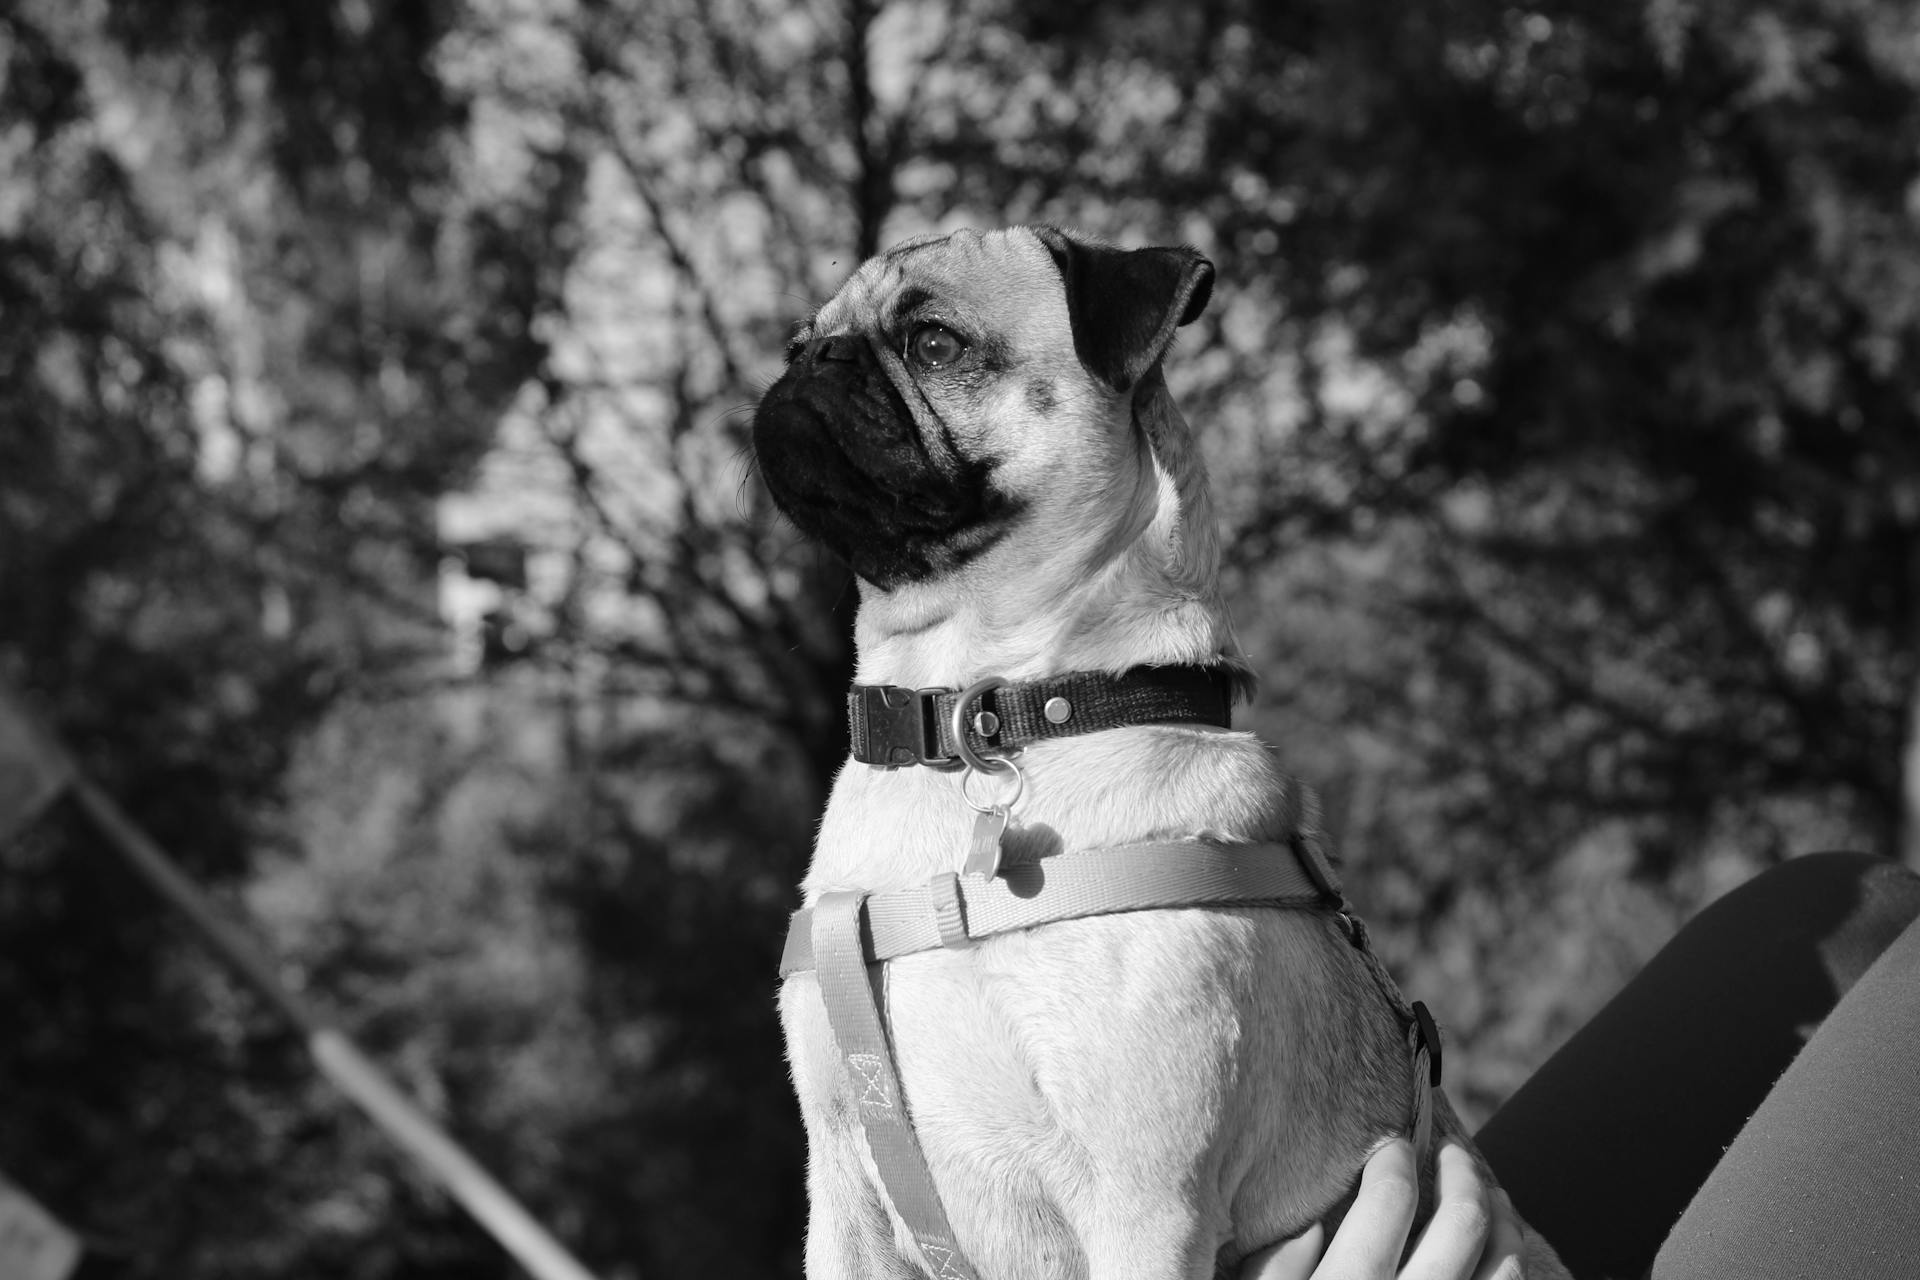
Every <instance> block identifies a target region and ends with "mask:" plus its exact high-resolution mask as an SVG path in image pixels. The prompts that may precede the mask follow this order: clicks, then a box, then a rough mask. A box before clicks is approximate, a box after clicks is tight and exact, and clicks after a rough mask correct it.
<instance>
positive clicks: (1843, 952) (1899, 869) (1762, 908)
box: [1700, 852, 1920, 992]
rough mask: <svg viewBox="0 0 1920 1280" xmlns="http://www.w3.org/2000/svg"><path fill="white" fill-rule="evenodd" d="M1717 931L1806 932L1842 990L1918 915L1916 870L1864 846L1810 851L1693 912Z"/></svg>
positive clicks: (1772, 934)
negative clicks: (1857, 850) (1858, 849)
mask: <svg viewBox="0 0 1920 1280" xmlns="http://www.w3.org/2000/svg"><path fill="white" fill-rule="evenodd" d="M1709 917H1712V921H1711V927H1713V928H1715V929H1716V930H1729V929H1730V930H1733V931H1734V932H1738V933H1749V934H1753V935H1756V936H1770V937H1773V938H1780V937H1781V936H1782V935H1793V936H1799V937H1803V938H1805V939H1806V941H1807V942H1808V943H1810V944H1811V945H1812V946H1813V948H1814V949H1815V950H1816V951H1817V953H1818V954H1819V957H1820V960H1821V963H1822V965H1823V967H1824V968H1825V969H1826V971H1827V973H1828V975H1829V977H1830V978H1831V979H1832V981H1833V984H1834V987H1835V989H1836V990H1837V991H1842V992H1844V991H1845V990H1847V989H1848V988H1849V987H1851V986H1852V985H1853V983H1854V981H1855V980H1856V979H1858V978H1859V976H1860V975H1861V974H1862V973H1863V972H1865V971H1866V969H1867V967H1868V966H1869V965H1871V964H1872V963H1873V962H1874V961H1875V960H1876V959H1878V958H1879V956H1880V954H1881V952H1883V951H1885V950H1886V948H1887V946H1888V945H1889V944H1890V943H1892V941H1893V940H1894V939H1895V938H1896V937H1898V936H1899V935H1900V934H1901V933H1902V932H1903V931H1904V930H1905V929H1906V928H1907V926H1909V925H1910V924H1912V923H1913V921H1914V920H1915V919H1916V918H1920V875H1916V874H1915V873H1914V872H1913V871H1912V870H1910V869H1909V868H1907V867H1905V866H1903V865H1902V864H1900V863H1898V862H1895V861H1893V860H1891V859H1888V858H1882V857H1878V856H1876V855H1873V854H1868V853H1855V852H1827V853H1810V854H1806V855H1803V856H1801V857H1798V858H1790V859H1788V860H1787V861H1785V862H1782V863H1780V864H1778V865H1776V866H1773V867H1769V868H1768V869H1767V870H1765V871H1763V872H1761V873H1760V874H1759V875H1757V876H1755V877H1754V878H1753V879H1752V880H1749V881H1748V882H1747V883H1745V884H1743V885H1741V886H1740V887H1739V888H1737V889H1735V890H1733V891H1732V892H1731V893H1729V894H1727V895H1726V896H1725V897H1724V898H1722V899H1720V900H1719V901H1718V902H1716V903H1714V904H1713V905H1712V906H1711V907H1709V908H1708V909H1707V911H1705V912H1703V913H1702V914H1701V917H1700V923H1708V920H1709Z"/></svg>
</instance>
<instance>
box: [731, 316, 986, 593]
mask: <svg viewBox="0 0 1920 1280" xmlns="http://www.w3.org/2000/svg"><path fill="white" fill-rule="evenodd" d="M887 329H888V330H889V331H886V332H882V333H880V334H877V335H876V334H871V333H860V332H850V333H836V334H833V335H831V336H829V337H824V338H808V339H803V340H800V341H797V342H796V343H795V344H794V348H793V349H792V350H791V351H790V353H789V357H788V361H787V371H786V373H785V374H784V375H782V377H781V378H780V380H779V381H778V382H775V383H774V384H773V386H772V387H770V388H769V389H768V390H767V393H766V395H765V396H764V397H762V398H761V401H760V407H759V410H758V411H757V412H756V413H755V414H754V419H753V447H754V453H755V454H756V456H757V457H758V459H759V463H760V472H761V474H762V475H763V476H764V477H765V478H766V482H767V488H768V489H769V490H771V491H772V493H773V497H774V501H775V502H777V503H778V504H779V506H780V509H781V510H782V511H784V512H785V513H786V514H787V517H788V518H789V519H791V520H792V521H793V522H794V523H795V524H796V525H798V526H799V527H800V529H801V530H802V532H804V533H806V534H807V535H808V536H810V537H813V538H816V539H818V540H819V541H820V542H821V543H823V544H825V545H826V546H827V548H828V549H830V550H831V551H833V552H834V553H835V554H836V555H838V556H839V557H840V558H841V559H843V560H845V561H846V562H847V564H848V565H850V566H851V567H852V569H853V571H854V572H855V573H857V574H859V575H860V576H861V577H862V578H865V579H866V580H867V581H868V582H871V583H873V584H874V585H875V586H877V587H880V588H883V589H889V588H892V587H894V586H897V585H899V584H900V583H903V582H912V581H918V580H921V579H925V578H930V577H935V576H938V575H940V574H943V573H946V572H949V571H951V570H952V569H953V568H955V567H957V566H958V565H960V564H962V563H964V562H965V561H966V560H968V559H970V558H972V557H973V556H976V555H978V554H979V553H980V552H982V551H984V550H986V548H987V547H989V546H991V545H992V544H993V543H994V541H996V540H997V539H998V538H999V537H1000V536H1001V534H1002V533H1003V532H1004V530H1005V528H1006V526H1007V524H1008V522H1009V521H1010V520H1011V519H1012V518H1013V517H1014V516H1015V514H1016V513H1017V509H1018V504H1017V502H1016V501H1015V500H1014V499H1013V498H1012V497H1011V495H1008V494H1004V493H1001V492H998V491H996V490H995V489H994V487H993V482H992V476H993V469H994V458H993V457H992V455H991V454H980V455H976V456H972V457H969V456H965V455H963V454H962V453H961V452H960V450H959V449H958V448H956V447H955V444H954V441H953V440H952V439H950V438H949V437H948V436H947V434H946V433H945V432H944V431H938V432H936V433H934V434H933V435H931V436H930V437H929V436H927V435H923V433H922V432H921V431H920V430H919V428H918V425H917V423H916V415H915V414H914V413H913V411H912V410H911V409H910V408H909V407H908V405H907V402H906V400H905V398H904V397H903V396H902V394H901V389H900V387H899V386H898V385H896V382H895V375H893V374H890V372H889V370H888V368H887V363H888V359H889V356H891V355H892V352H891V350H889V348H888V347H884V346H881V345H880V344H881V343H882V342H888V341H890V340H891V339H892V338H893V337H894V336H895V335H894V332H892V330H897V329H898V325H897V324H896V325H890V326H888V327H887ZM910 342H911V338H905V339H902V343H903V345H902V347H901V351H902V352H903V354H905V358H906V359H911V358H912V357H911V354H910V353H908V352H907V347H908V345H909V344H910ZM934 345H936V344H935V343H931V342H926V341H924V340H923V342H922V346H923V347H931V346H934ZM942 350H943V351H944V350H945V348H942ZM895 362H896V363H900V362H902V361H900V360H897V359H896V361H895ZM908 391H909V393H914V394H917V388H915V387H914V386H912V384H911V381H909V385H908Z"/></svg>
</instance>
